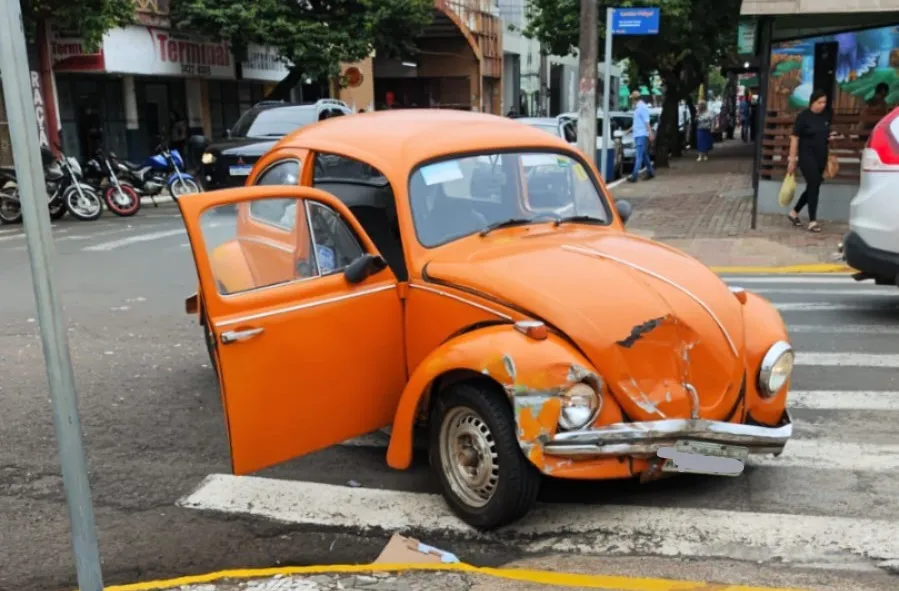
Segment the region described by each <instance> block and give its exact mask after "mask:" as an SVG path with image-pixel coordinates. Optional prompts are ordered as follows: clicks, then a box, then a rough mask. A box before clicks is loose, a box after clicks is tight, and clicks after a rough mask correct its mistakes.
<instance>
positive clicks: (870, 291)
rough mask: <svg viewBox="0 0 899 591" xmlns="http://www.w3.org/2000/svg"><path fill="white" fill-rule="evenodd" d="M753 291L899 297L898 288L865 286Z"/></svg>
mask: <svg viewBox="0 0 899 591" xmlns="http://www.w3.org/2000/svg"><path fill="white" fill-rule="evenodd" d="M752 291H753V292H754V293H757V294H759V295H764V296H770V295H804V296H809V295H815V296H821V297H829V296H837V295H839V296H853V297H854V296H859V297H870V296H880V297H899V289H896V288H895V287H893V288H889V287H887V288H883V287H878V288H871V287H868V288H865V287H858V288H856V289H827V290H823V289H815V288H812V289H795V288H787V289H779V288H771V289H767V288H764V289H753V290H752Z"/></svg>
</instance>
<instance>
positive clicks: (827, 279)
mask: <svg viewBox="0 0 899 591" xmlns="http://www.w3.org/2000/svg"><path fill="white" fill-rule="evenodd" d="M721 279H722V280H723V281H724V282H725V283H729V284H734V285H740V284H741V283H816V284H828V283H831V284H834V285H859V286H867V287H871V286H873V285H874V284H873V283H865V282H859V281H856V280H854V279H853V278H852V277H850V276H849V275H803V276H799V277H796V276H775V275H768V276H765V277H757V276H748V275H747V276H744V277H733V276H722V277H721Z"/></svg>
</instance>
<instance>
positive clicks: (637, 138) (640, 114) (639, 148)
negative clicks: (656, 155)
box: [627, 90, 655, 183]
mask: <svg viewBox="0 0 899 591" xmlns="http://www.w3.org/2000/svg"><path fill="white" fill-rule="evenodd" d="M631 100H632V101H634V102H635V103H636V104H635V105H634V119H633V123H632V124H631V129H630V131H632V132H633V133H634V147H635V148H636V152H637V153H636V155H635V158H634V170H633V172H631V174H630V176H629V177H627V180H628V181H629V182H631V183H636V182H637V177H638V176H639V174H640V169H641V168H643V166H644V165H645V166H646V180H649V179H651V178H653V177H654V176H655V171H654V170H653V168H652V157H651V156H650V150H651V145H652V142H653V141H654V139H655V138H654V137H653V133H652V124H651V123H650V120H649V105H647V104H646V103H645V102H644V101H643V98H642V97H641V96H640V92H639V91H637V90H635V91H634V92H632V93H631Z"/></svg>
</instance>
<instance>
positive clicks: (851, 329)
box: [787, 324, 899, 335]
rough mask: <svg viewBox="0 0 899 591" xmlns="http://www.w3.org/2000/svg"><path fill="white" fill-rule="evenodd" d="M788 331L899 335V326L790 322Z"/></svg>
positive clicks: (791, 332)
mask: <svg viewBox="0 0 899 591" xmlns="http://www.w3.org/2000/svg"><path fill="white" fill-rule="evenodd" d="M787 331H788V332H789V333H790V334H794V333H805V332H811V333H828V334H857V335H863V334H864V335H872V334H890V335H892V334H895V335H899V326H878V325H873V324H843V325H826V324H789V325H787Z"/></svg>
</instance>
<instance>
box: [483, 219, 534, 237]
mask: <svg viewBox="0 0 899 591" xmlns="http://www.w3.org/2000/svg"><path fill="white" fill-rule="evenodd" d="M531 221H532V220H531V219H529V218H509V219H507V220H503V221H501V222H494V223H492V224H490V225H489V226H487V227H486V228H484V229H483V230H481V236H486V235H487V234H489V233H490V232H492V231H494V230H498V229H500V228H511V227H512V226H523V225H525V224H529V223H531Z"/></svg>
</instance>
